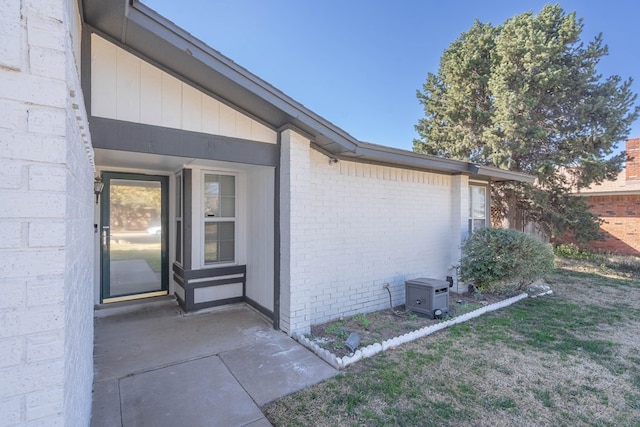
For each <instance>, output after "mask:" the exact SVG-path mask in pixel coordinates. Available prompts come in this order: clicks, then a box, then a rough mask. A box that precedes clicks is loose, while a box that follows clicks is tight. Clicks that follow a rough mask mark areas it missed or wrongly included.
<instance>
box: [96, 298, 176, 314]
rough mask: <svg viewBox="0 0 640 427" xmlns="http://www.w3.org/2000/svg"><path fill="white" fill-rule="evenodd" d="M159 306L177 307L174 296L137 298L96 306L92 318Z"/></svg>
mask: <svg viewBox="0 0 640 427" xmlns="http://www.w3.org/2000/svg"><path fill="white" fill-rule="evenodd" d="M161 305H175V306H176V307H178V308H180V306H178V302H177V300H176V297H175V295H167V294H166V293H165V294H164V295H162V296H155V297H149V298H142V299H141V298H138V299H135V300H128V301H120V302H112V303H109V304H98V305H95V306H94V309H93V317H108V316H112V315H114V314H122V313H128V312H131V311H136V310H139V309H140V308H143V307H144V308H147V307H157V306H161Z"/></svg>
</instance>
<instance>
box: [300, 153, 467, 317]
mask: <svg viewBox="0 0 640 427" xmlns="http://www.w3.org/2000/svg"><path fill="white" fill-rule="evenodd" d="M310 156H311V175H310V179H311V185H310V188H309V203H308V209H307V211H306V222H307V224H308V227H306V228H305V234H304V240H305V242H306V245H307V251H306V255H305V256H306V257H307V258H308V259H309V260H310V262H309V263H308V268H309V270H308V272H306V277H308V278H309V280H311V283H310V286H309V287H308V289H310V296H309V305H310V307H311V308H310V323H311V324H316V323H322V322H324V321H328V320H331V319H335V318H338V317H341V316H349V315H353V314H356V313H360V312H371V311H375V310H379V309H383V308H387V307H388V306H389V296H388V293H387V291H386V290H385V289H383V285H384V284H385V283H389V284H390V285H391V290H392V295H393V302H394V305H395V304H402V303H404V282H405V280H408V279H413V278H417V277H432V278H437V279H441V280H444V279H445V278H446V276H449V275H453V271H452V270H451V269H450V266H451V265H452V264H453V263H455V262H456V261H457V259H456V260H454V259H452V255H453V256H455V249H454V248H458V247H459V244H460V229H459V226H458V224H459V223H456V222H455V220H456V219H457V220H458V221H459V219H458V218H459V217H460V214H459V213H458V215H457V216H456V215H453V212H452V210H453V208H454V204H453V198H454V196H456V195H455V194H454V192H453V191H452V177H450V176H446V175H439V174H434V173H427V172H418V171H411V170H404V169H399V168H391V167H384V166H377V165H367V164H360V163H354V162H348V161H344V160H342V161H340V162H339V163H337V164H329V161H328V158H327V157H326V156H324V155H322V154H321V153H319V152H317V151H315V150H311V151H310ZM458 206H459V203H458Z"/></svg>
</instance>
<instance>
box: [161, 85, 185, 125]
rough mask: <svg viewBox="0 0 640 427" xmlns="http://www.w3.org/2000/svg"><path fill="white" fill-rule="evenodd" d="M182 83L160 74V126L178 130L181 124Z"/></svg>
mask: <svg viewBox="0 0 640 427" xmlns="http://www.w3.org/2000/svg"><path fill="white" fill-rule="evenodd" d="M181 116H182V83H181V82H180V80H178V79H176V78H175V77H172V76H170V75H169V74H167V73H162V126H166V127H169V128H174V129H180V125H181V124H182V117H181Z"/></svg>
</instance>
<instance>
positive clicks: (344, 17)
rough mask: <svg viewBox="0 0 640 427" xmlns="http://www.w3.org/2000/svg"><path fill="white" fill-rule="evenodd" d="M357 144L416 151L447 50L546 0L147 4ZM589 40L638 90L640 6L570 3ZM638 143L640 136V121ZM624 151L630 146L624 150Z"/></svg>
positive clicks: (166, 0)
mask: <svg viewBox="0 0 640 427" xmlns="http://www.w3.org/2000/svg"><path fill="white" fill-rule="evenodd" d="M142 1H143V2H144V3H145V4H147V5H148V6H149V7H151V8H153V9H155V10H156V11H158V12H159V13H160V14H161V15H163V16H165V17H166V18H168V19H170V20H171V21H173V22H175V23H176V24H177V25H179V26H180V27H182V28H183V29H185V30H186V31H188V32H190V33H191V34H193V35H194V36H195V37H197V38H199V39H200V40H202V41H204V42H205V43H207V44H208V45H210V46H211V47H213V48H214V49H216V50H218V51H220V52H221V53H222V54H224V55H226V56H227V57H229V58H231V59H232V60H233V61H235V62H236V63H238V64H239V65H241V66H243V67H244V68H246V69H248V70H249V71H251V72H252V73H254V74H256V75H257V76H258V77H260V78H262V79H264V80H266V81H267V82H269V83H270V84H272V85H273V86H275V87H276V88H278V89H279V90H281V91H283V92H284V93H286V94H287V95H289V96H290V97H292V98H293V99H295V100H296V101H298V102H300V103H302V104H303V105H305V106H306V107H308V108H310V109H311V110H313V111H314V112H316V113H317V114H319V115H321V116H322V117H324V118H325V119H327V120H329V121H331V122H332V123H334V124H335V125H337V126H339V127H340V128H342V129H343V130H345V131H346V132H348V133H349V134H351V135H353V136H354V137H355V138H357V139H359V140H362V141H368V142H373V143H376V144H382V145H387V146H390V147H396V148H402V149H406V150H411V148H412V146H413V144H412V141H413V139H414V138H416V137H417V134H416V132H415V130H414V125H415V124H416V123H417V121H418V119H419V118H420V117H422V116H423V112H422V108H421V106H420V104H419V103H418V100H417V98H416V90H418V89H420V88H421V87H422V84H423V83H424V81H425V79H426V76H427V73H428V72H433V73H436V72H437V70H438V65H439V61H440V56H441V55H442V53H443V51H444V50H445V49H446V48H447V47H448V46H449V44H450V43H451V42H453V41H454V40H455V39H456V38H457V37H458V36H459V35H460V34H461V33H462V32H464V31H466V30H468V29H469V28H470V27H471V25H472V24H473V21H474V19H476V18H477V19H479V20H480V21H482V22H490V23H492V24H495V25H497V24H501V23H502V22H503V21H504V20H505V19H507V18H509V17H511V16H514V15H517V14H520V13H522V12H527V11H531V10H532V11H533V12H534V13H537V12H538V11H540V9H541V8H542V6H544V5H545V4H547V3H549V2H548V1H529V0H527V1H524V0H522V1H518V0H496V1H471V0H467V1H463V0H448V1H437V2H436V1H428V0H314V1H309V0H188V1H175V0H142ZM559 3H560V4H561V5H562V7H563V9H564V10H565V12H572V11H575V12H576V13H577V16H578V17H579V18H583V20H584V21H583V22H584V30H583V33H582V40H583V41H585V42H587V41H590V40H592V39H593V37H594V36H595V35H597V34H598V33H600V32H601V33H602V34H603V38H604V42H605V44H607V45H608V46H609V55H608V56H607V57H605V58H603V59H602V60H601V62H600V65H599V67H598V70H599V71H600V73H602V75H603V76H605V77H607V76H610V75H614V74H616V75H619V76H621V77H622V78H623V79H626V78H628V77H632V78H633V80H634V83H633V87H632V89H633V91H634V92H635V93H639V92H640V25H639V24H638V17H640V2H638V1H637V0H607V1H603V0H571V1H570V0H567V1H560V2H559ZM629 136H630V137H640V120H638V121H636V122H635V123H634V125H633V126H632V129H631V132H630V135H629ZM621 148H622V147H621Z"/></svg>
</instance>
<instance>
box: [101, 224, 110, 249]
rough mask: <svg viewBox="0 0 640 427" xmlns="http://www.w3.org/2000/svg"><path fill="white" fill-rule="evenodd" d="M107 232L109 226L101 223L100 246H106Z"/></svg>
mask: <svg viewBox="0 0 640 427" xmlns="http://www.w3.org/2000/svg"><path fill="white" fill-rule="evenodd" d="M108 233H109V226H108V225H103V226H102V247H103V248H105V249H106V248H107V238H108Z"/></svg>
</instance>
